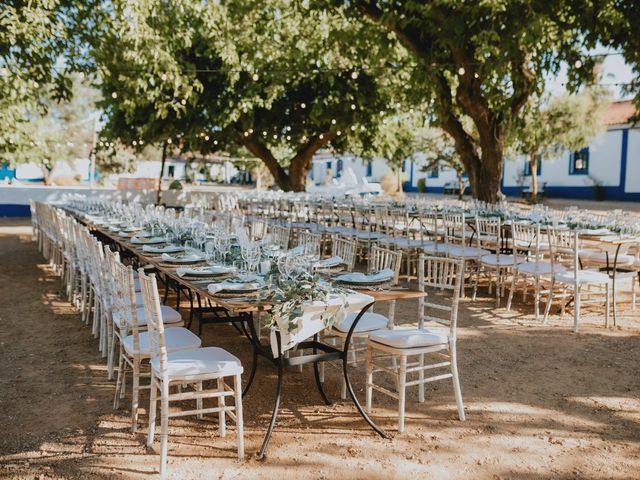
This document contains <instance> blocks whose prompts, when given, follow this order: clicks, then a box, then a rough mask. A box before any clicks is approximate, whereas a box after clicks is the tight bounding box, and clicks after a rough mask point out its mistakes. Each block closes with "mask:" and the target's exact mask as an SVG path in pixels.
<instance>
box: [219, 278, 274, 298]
mask: <svg viewBox="0 0 640 480" xmlns="http://www.w3.org/2000/svg"><path fill="white" fill-rule="evenodd" d="M262 287H264V282H260V281H256V282H246V283H245V282H237V281H233V280H225V281H223V282H218V283H210V284H209V285H208V286H207V290H208V291H209V293H210V294H212V295H214V294H216V293H218V292H223V291H228V292H250V291H254V290H259V289H261V288H262Z"/></svg>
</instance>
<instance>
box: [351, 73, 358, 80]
mask: <svg viewBox="0 0 640 480" xmlns="http://www.w3.org/2000/svg"><path fill="white" fill-rule="evenodd" d="M351 78H352V79H354V80H355V79H357V78H358V72H351Z"/></svg>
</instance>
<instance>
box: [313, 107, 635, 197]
mask: <svg viewBox="0 0 640 480" xmlns="http://www.w3.org/2000/svg"><path fill="white" fill-rule="evenodd" d="M634 114H635V109H634V106H633V104H632V102H631V101H619V102H613V103H612V104H611V105H610V106H609V108H608V109H607V111H606V112H605V115H604V119H603V120H604V123H605V124H606V125H607V130H606V132H604V133H603V134H601V135H600V136H598V137H597V138H595V139H594V140H593V141H592V142H591V143H590V144H589V146H588V147H586V148H584V149H582V150H581V151H579V152H569V151H565V152H563V153H562V154H560V155H559V156H558V157H557V158H553V159H550V160H544V161H543V162H540V163H539V165H538V172H537V174H538V188H539V190H540V191H544V194H545V195H546V196H547V197H562V198H582V199H608V200H635V201H640V125H639V126H637V127H636V126H634V125H633V124H631V123H630V118H631V117H632V116H633V115H634ZM347 166H350V167H351V168H352V169H353V171H354V172H355V174H356V176H357V177H358V178H360V177H365V178H367V180H369V181H374V182H375V181H379V180H380V178H381V177H382V175H384V173H385V172H387V171H388V170H389V167H388V166H387V164H386V162H385V161H384V159H375V160H374V161H373V162H367V161H364V160H362V159H360V158H357V157H355V156H353V155H342V156H337V157H333V156H330V155H328V154H327V153H322V154H319V155H316V156H315V157H314V159H313V168H312V170H311V172H310V173H309V178H310V179H311V180H312V181H313V182H314V183H315V184H316V185H319V184H322V183H323V182H324V181H325V177H326V175H327V173H328V169H331V174H332V176H333V177H334V178H339V176H340V174H341V172H342V170H343V169H344V168H346V167H347ZM423 166H424V162H423V161H422V159H421V158H420V155H416V158H414V159H413V160H409V159H408V160H406V161H405V162H404V164H403V172H404V176H405V179H406V182H405V183H404V190H405V191H417V190H418V182H419V181H420V179H424V181H425V187H426V192H431V193H441V192H443V191H444V189H445V187H449V186H457V178H456V173H455V171H454V170H453V169H451V168H448V167H445V166H442V165H441V166H440V167H439V168H437V169H433V170H431V171H428V172H423V171H421V169H422V167H423ZM530 184H531V172H530V171H529V168H528V162H527V161H526V159H525V158H524V157H520V158H515V159H506V160H505V162H504V169H503V178H502V192H503V193H504V194H506V195H509V196H519V195H520V194H521V192H522V190H523V189H524V188H526V187H529V186H530Z"/></svg>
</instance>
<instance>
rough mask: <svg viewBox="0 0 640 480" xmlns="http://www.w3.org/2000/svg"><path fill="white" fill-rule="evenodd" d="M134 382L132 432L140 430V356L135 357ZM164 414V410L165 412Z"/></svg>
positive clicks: (132, 389) (132, 388) (132, 391)
mask: <svg viewBox="0 0 640 480" xmlns="http://www.w3.org/2000/svg"><path fill="white" fill-rule="evenodd" d="M132 377H133V382H132V385H133V386H132V387H131V397H132V399H131V432H132V433H136V431H137V430H138V402H139V397H140V358H139V357H138V356H134V357H133V373H132ZM163 414H164V412H163Z"/></svg>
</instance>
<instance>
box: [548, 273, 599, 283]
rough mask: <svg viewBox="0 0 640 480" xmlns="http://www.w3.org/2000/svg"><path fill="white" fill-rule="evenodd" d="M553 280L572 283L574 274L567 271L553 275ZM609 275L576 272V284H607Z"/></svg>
mask: <svg viewBox="0 0 640 480" xmlns="http://www.w3.org/2000/svg"><path fill="white" fill-rule="evenodd" d="M554 278H555V279H556V280H557V281H558V282H562V283H574V282H575V278H576V277H575V272H574V271H573V270H567V271H565V272H559V273H556V274H555V275H554ZM609 281H610V278H609V275H607V274H605V273H601V272H596V271H593V270H578V283H580V284H585V283H601V284H604V283H609Z"/></svg>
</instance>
